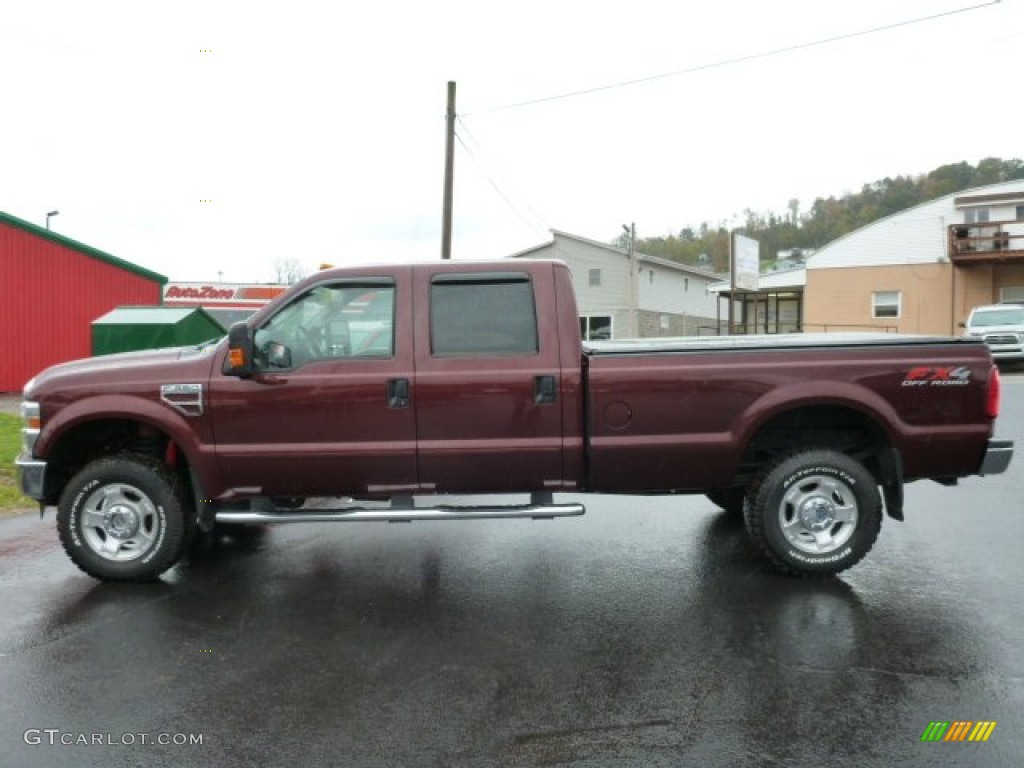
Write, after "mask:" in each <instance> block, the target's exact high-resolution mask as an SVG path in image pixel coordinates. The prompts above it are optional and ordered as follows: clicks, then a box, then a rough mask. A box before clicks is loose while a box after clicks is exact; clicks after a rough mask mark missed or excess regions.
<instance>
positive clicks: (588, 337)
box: [580, 315, 612, 341]
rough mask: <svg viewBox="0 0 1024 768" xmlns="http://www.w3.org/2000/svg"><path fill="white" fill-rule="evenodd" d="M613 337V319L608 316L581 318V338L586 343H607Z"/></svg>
mask: <svg viewBox="0 0 1024 768" xmlns="http://www.w3.org/2000/svg"><path fill="white" fill-rule="evenodd" d="M611 337H612V319H611V317H609V316H608V315H593V316H591V317H581V318H580V338H581V339H583V340H584V341H607V340H608V339H610V338H611Z"/></svg>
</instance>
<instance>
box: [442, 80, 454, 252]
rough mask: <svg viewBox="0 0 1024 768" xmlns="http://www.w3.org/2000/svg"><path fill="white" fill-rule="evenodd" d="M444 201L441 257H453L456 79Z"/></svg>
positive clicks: (450, 111) (448, 131)
mask: <svg viewBox="0 0 1024 768" xmlns="http://www.w3.org/2000/svg"><path fill="white" fill-rule="evenodd" d="M445 123H446V125H445V142H444V203H443V205H442V213H441V258H442V259H450V258H451V257H452V188H453V187H454V185H455V178H454V176H455V81H454V80H449V81H448V111H447V114H446V118H445Z"/></svg>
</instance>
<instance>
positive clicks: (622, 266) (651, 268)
mask: <svg viewBox="0 0 1024 768" xmlns="http://www.w3.org/2000/svg"><path fill="white" fill-rule="evenodd" d="M551 234H552V241H551V242H550V243H545V244H543V245H538V246H535V247H533V248H529V249H527V250H525V251H521V252H519V253H516V254H513V255H512V256H510V257H509V258H513V259H561V260H562V261H564V262H565V263H566V264H568V265H569V269H570V270H571V271H572V279H573V287H574V288H575V290H576V298H577V301H578V303H579V311H580V331H581V333H582V335H583V338H585V339H622V338H636V337H652V336H696V335H708V334H711V335H713V334H716V333H718V332H719V329H720V325H721V321H720V320H719V307H718V306H717V302H718V297H717V295H715V294H712V293H710V292H709V290H708V288H709V287H710V286H711V285H712V284H714V283H717V282H719V281H720V280H721V276H720V275H716V274H715V273H714V272H710V271H708V270H705V269H700V268H698V267H689V266H686V265H684V264H679V263H678V262H674V261H669V260H667V259H659V258H656V257H654V256H647V255H645V254H642V253H636V254H635V263H633V262H632V261H631V259H630V256H629V253H628V252H627V251H625V250H623V249H621V248H617V247H615V246H613V245H608V244H606V243H600V242H597V241H595V240H588V239H586V238H583V237H577V236H576V235H570V234H568V233H566V232H560V231H558V230H551ZM631 266H633V267H635V271H634V270H631ZM726 311H727V310H726Z"/></svg>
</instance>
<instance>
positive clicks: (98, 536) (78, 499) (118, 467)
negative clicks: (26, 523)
mask: <svg viewBox="0 0 1024 768" xmlns="http://www.w3.org/2000/svg"><path fill="white" fill-rule="evenodd" d="M191 517H192V516H191V515H187V514H186V507H185V504H184V502H183V501H182V488H181V484H180V482H179V481H178V478H177V477H176V476H175V475H174V474H172V473H171V472H170V471H169V470H168V469H167V467H165V466H164V465H163V464H161V463H160V462H159V461H157V460H156V459H153V458H151V457H148V456H143V455H135V454H130V455H122V456H113V457H108V458H103V459H98V460H96V461H94V462H92V463H91V464H88V465H86V466H85V468H84V469H82V470H81V471H80V472H78V474H76V475H75V476H74V477H72V478H71V481H70V482H69V483H68V484H67V486H66V487H65V489H64V492H63V494H61V498H60V503H59V504H58V508H57V531H58V533H59V535H60V541H61V544H63V546H64V549H65V551H66V552H67V553H68V556H69V557H70V558H71V559H72V561H74V563H75V565H77V566H78V567H79V568H81V569H82V570H83V571H85V572H86V573H88V574H89V575H90V576H94V577H95V578H97V579H102V580H104V581H150V580H152V579H155V578H157V577H158V576H159V575H160V574H161V573H163V572H164V571H166V570H167V569H168V568H170V567H171V566H172V565H174V563H175V562H176V561H177V560H178V558H179V557H180V556H181V553H182V551H183V550H184V547H185V544H186V543H187V540H188V538H189V534H190V533H191V530H192V527H193V524H192V521H191Z"/></svg>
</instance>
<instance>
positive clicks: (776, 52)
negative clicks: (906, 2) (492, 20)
mask: <svg viewBox="0 0 1024 768" xmlns="http://www.w3.org/2000/svg"><path fill="white" fill-rule="evenodd" d="M1000 1H1001V0H989V2H987V3H981V4H979V5H971V6H967V7H964V8H955V9H953V10H951V11H943V12H941V13H933V14H931V15H929V16H919V17H916V18H913V19H906V20H905V21H897V22H894V23H892V24H885V25H883V26H881V27H872V28H870V29H861V30H858V31H856V32H846V33H844V34H842V35H836V36H835V37H826V38H822V39H820V40H813V41H811V42H807V43H797V44H796V45H789V46H786V47H785V48H774V49H772V50H769V51H759V52H758V53H750V54H746V55H744V56H736V57H733V58H731V59H722V60H721V61H714V62H711V63H709V64H698V65H696V66H693V67H687V68H685V69H677V70H674V71H672V72H663V73H662V74H660V75H650V76H648V77H638V78H635V79H633V80H621V81H619V82H617V83H607V84H605V85H597V86H594V87H593V88H583V89H581V90H578V91H568V92H566V93H559V94H555V95H552V96H542V97H540V98H537V99H529V100H527V101H518V102H515V103H513V104H505V105H502V106H499V107H487V108H485V109H479V110H476V111H473V112H464V113H463V115H464V116H466V117H469V116H471V115H486V114H490V113H491V112H503V111H505V110H509V109H518V108H519V107H529V106H533V105H535V104H544V103H546V102H549V101H560V100H562V99H572V98H576V97H577V96H587V95H589V94H592V93H600V92H601V91H610V90H613V89H615V88H628V87H630V86H633V85H642V84H643V83H651V82H654V81H655V80H665V79H667V78H670V77H679V76H681V75H692V74H694V73H695V72H705V71H707V70H709V69H718V68H720V67H728V66H732V65H733V64H742V63H743V62H747V61H756V60H758V59H767V58H770V57H772V56H781V55H783V54H786V53H793V52H794V51H803V50H807V49H808V48H817V47H820V46H823V45H830V44H832V43H838V42H840V41H842V40H850V39H853V38H856V37H864V36H866V35H874V34H877V33H879V32H887V31H889V30H892V29H899V28H900V27H909V26H912V25H914V24H923V23H924V22H927V21H934V20H936V19H941V18H945V17H948V16H955V15H957V14H961V13H969V12H970V11H977V10H979V9H981V8H987V7H988V6H990V5H998V4H999V3H1000Z"/></svg>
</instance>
